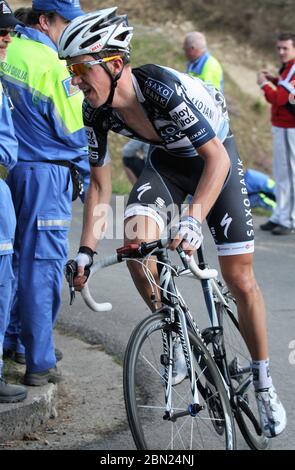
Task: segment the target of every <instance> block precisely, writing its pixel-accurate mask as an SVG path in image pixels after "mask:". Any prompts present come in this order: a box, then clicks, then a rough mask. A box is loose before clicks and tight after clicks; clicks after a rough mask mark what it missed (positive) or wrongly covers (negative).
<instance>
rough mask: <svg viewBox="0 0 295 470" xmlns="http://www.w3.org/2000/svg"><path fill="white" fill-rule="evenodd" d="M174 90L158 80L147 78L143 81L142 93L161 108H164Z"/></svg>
mask: <svg viewBox="0 0 295 470" xmlns="http://www.w3.org/2000/svg"><path fill="white" fill-rule="evenodd" d="M173 93H174V91H173V90H172V88H170V87H169V86H167V85H165V84H164V83H162V82H159V81H158V80H154V79H152V78H148V79H147V81H146V82H145V87H144V94H145V95H146V96H148V97H149V98H150V99H151V100H153V101H154V102H155V103H158V104H159V105H160V106H161V107H162V108H166V107H167V104H168V103H169V101H170V98H171V96H172V95H173Z"/></svg>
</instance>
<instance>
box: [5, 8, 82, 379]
mask: <svg viewBox="0 0 295 470" xmlns="http://www.w3.org/2000/svg"><path fill="white" fill-rule="evenodd" d="M81 14H82V11H81V10H80V6H79V4H78V2H77V1H76V0H63V1H62V0H47V1H41V0H33V9H32V10H31V11H30V12H29V14H28V20H27V21H28V23H29V24H30V25H31V27H20V26H18V27H17V31H18V36H20V37H16V38H14V40H13V43H12V44H11V49H10V53H8V55H7V61H6V62H5V63H3V64H2V70H3V73H4V80H5V83H6V85H7V87H8V89H9V91H10V94H11V96H12V98H13V101H14V105H15V110H14V116H13V117H14V125H15V131H16V136H17V139H18V142H19V162H18V164H17V166H16V167H15V169H14V170H13V171H12V172H11V173H10V174H9V179H8V182H9V186H10V188H11V190H12V194H13V202H14V206H15V210H16V215H17V230H16V241H15V259H14V261H15V263H14V268H15V274H16V278H17V280H18V281H17V290H16V292H17V295H16V296H15V297H14V301H13V307H12V312H11V314H12V319H11V323H10V325H9V328H8V330H7V334H6V338H5V348H6V349H8V350H16V351H17V352H23V351H22V350H21V348H22V346H21V345H20V342H19V333H21V337H20V339H21V341H22V343H23V345H24V347H25V355H26V357H25V359H26V366H27V368H26V374H25V378H24V382H25V384H27V385H35V386H38V385H43V384H46V383H47V382H58V381H60V380H61V374H60V372H59V371H58V370H57V368H56V355H55V351H54V344H53V334H52V330H53V325H54V323H55V320H56V317H57V313H58V310H59V307H60V303H61V286H62V279H63V266H64V263H65V261H66V258H67V247H68V240H67V238H68V236H67V235H68V230H69V227H70V221H71V199H72V182H71V175H70V171H69V168H70V167H71V164H72V163H73V162H76V161H78V162H79V161H80V160H81V159H82V160H83V158H84V159H87V152H86V146H87V141H86V134H85V130H84V126H83V122H82V112H81V105H82V100H83V96H82V93H81V92H80V91H79V90H78V88H76V87H73V86H72V83H71V77H70V76H69V73H68V71H67V69H66V67H65V64H64V63H63V62H61V61H60V60H59V59H58V56H57V49H56V44H57V41H58V38H59V36H60V34H61V33H62V31H63V30H64V28H65V27H66V25H67V24H68V23H69V21H70V20H72V19H73V18H75V17H77V16H79V15H81ZM19 319H20V321H21V329H20V332H19V323H18V322H19Z"/></svg>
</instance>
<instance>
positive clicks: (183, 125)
mask: <svg viewBox="0 0 295 470" xmlns="http://www.w3.org/2000/svg"><path fill="white" fill-rule="evenodd" d="M169 114H170V116H171V117H172V119H173V121H174V122H176V124H177V125H178V127H179V128H180V129H182V130H185V129H188V128H189V127H191V126H193V125H194V124H196V122H198V121H199V119H198V118H197V116H196V115H195V114H194V113H193V112H192V111H191V110H190V109H189V107H188V106H187V104H185V103H181V104H179V105H178V106H176V108H174V109H172V111H170V112H169Z"/></svg>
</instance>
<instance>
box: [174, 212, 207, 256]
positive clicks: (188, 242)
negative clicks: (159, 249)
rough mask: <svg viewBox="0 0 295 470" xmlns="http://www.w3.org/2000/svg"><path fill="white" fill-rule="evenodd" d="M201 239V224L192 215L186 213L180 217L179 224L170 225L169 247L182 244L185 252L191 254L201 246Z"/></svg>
mask: <svg viewBox="0 0 295 470" xmlns="http://www.w3.org/2000/svg"><path fill="white" fill-rule="evenodd" d="M202 241H203V235H202V224H201V223H200V222H199V221H198V220H197V219H195V218H194V217H192V216H190V215H187V216H184V217H182V218H181V219H180V222H179V225H175V226H174V227H172V229H171V243H170V245H169V248H170V249H171V250H175V249H176V248H177V247H178V245H180V244H182V248H183V249H184V251H185V252H186V254H187V255H189V256H192V254H193V253H194V251H196V250H197V249H198V248H199V247H200V246H201V244H202Z"/></svg>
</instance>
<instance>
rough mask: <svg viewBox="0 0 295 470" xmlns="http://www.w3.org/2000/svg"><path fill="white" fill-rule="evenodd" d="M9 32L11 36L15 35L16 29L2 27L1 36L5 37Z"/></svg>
mask: <svg viewBox="0 0 295 470" xmlns="http://www.w3.org/2000/svg"><path fill="white" fill-rule="evenodd" d="M8 34H9V36H14V35H15V31H13V29H0V36H2V37H5V36H7V35H8Z"/></svg>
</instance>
